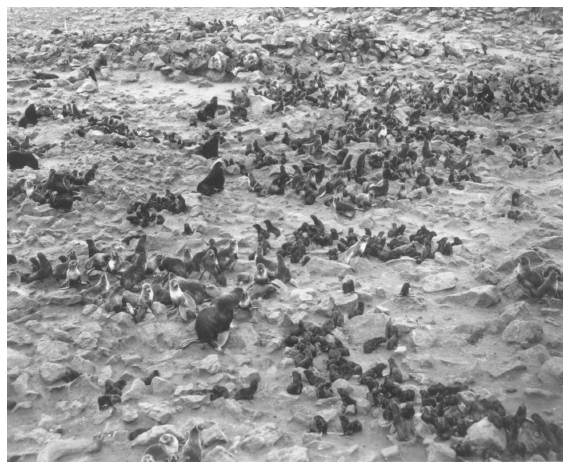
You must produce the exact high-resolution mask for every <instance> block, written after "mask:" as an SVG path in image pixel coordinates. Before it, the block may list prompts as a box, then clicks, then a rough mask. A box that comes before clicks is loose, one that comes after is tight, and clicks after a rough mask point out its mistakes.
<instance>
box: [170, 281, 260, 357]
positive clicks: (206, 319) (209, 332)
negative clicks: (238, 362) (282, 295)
mask: <svg viewBox="0 0 570 469" xmlns="http://www.w3.org/2000/svg"><path fill="white" fill-rule="evenodd" d="M238 306H239V307H240V308H242V309H247V308H249V307H250V306H251V299H250V297H249V295H248V293H247V291H246V290H244V289H243V288H241V287H237V288H234V289H233V290H232V291H231V292H229V293H224V294H223V295H220V296H219V297H217V298H216V299H215V300H214V301H212V304H211V306H208V307H206V308H204V309H203V310H202V311H200V312H199V313H198V317H197V318H196V322H195V323H194V329H195V331H196V335H197V336H198V338H197V339H187V340H185V341H183V342H182V343H181V344H180V348H182V349H184V348H186V347H188V345H190V344H192V343H195V342H201V343H204V344H209V345H210V347H212V348H213V349H214V350H216V351H217V352H221V353H223V351H222V347H223V346H224V345H225V343H226V342H227V340H228V337H229V334H230V326H231V323H232V321H233V319H234V309H235V308H236V307H238Z"/></svg>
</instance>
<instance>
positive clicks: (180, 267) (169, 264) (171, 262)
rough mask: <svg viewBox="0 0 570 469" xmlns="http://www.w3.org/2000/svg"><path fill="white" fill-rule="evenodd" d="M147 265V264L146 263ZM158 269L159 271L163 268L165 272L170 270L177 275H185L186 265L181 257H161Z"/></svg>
mask: <svg viewBox="0 0 570 469" xmlns="http://www.w3.org/2000/svg"><path fill="white" fill-rule="evenodd" d="M147 265H148V264H147ZM158 269H159V270H160V271H161V272H164V271H165V270H166V271H167V272H172V273H173V274H175V275H178V276H179V277H186V272H187V266H186V264H185V262H184V261H183V260H182V259H178V258H176V257H163V258H162V261H160V264H159V265H158Z"/></svg>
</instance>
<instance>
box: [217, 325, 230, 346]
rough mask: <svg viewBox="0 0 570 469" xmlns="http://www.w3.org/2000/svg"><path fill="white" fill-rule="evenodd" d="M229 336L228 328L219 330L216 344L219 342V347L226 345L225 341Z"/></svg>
mask: <svg viewBox="0 0 570 469" xmlns="http://www.w3.org/2000/svg"><path fill="white" fill-rule="evenodd" d="M229 337H230V330H229V329H228V330H227V331H224V332H220V333H219V334H218V344H220V349H221V348H222V347H223V346H224V345H226V342H227V341H228V339H229Z"/></svg>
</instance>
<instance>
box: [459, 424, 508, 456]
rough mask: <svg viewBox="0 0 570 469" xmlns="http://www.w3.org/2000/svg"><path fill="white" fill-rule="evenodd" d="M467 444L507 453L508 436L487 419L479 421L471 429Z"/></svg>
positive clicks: (468, 431)
mask: <svg viewBox="0 0 570 469" xmlns="http://www.w3.org/2000/svg"><path fill="white" fill-rule="evenodd" d="M465 442H469V443H471V444H472V445H473V446H480V447H482V448H487V449H495V450H498V451H505V450H506V449H507V436H506V434H505V430H503V429H501V430H499V429H498V428H496V427H495V426H494V425H493V424H492V423H491V422H489V419H488V418H487V417H484V418H483V419H481V420H479V421H478V422H476V423H474V424H473V425H471V426H470V427H469V430H467V436H466V437H465Z"/></svg>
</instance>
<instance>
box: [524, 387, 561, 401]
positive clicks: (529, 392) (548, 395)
mask: <svg viewBox="0 0 570 469" xmlns="http://www.w3.org/2000/svg"><path fill="white" fill-rule="evenodd" d="M523 393H524V395H525V396H528V397H538V398H542V399H554V398H556V397H558V396H557V395H556V394H555V393H553V392H550V391H547V390H545V389H542V388H525V389H524V391H523Z"/></svg>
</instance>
